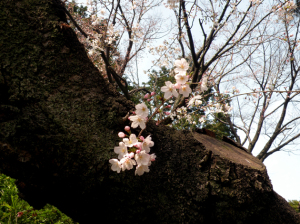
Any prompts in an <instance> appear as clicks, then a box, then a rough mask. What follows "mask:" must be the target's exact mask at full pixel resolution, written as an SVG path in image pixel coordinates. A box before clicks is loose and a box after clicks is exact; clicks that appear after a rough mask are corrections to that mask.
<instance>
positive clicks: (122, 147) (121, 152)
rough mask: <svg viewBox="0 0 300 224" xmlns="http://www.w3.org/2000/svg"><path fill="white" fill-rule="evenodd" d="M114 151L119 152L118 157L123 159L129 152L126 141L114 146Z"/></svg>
mask: <svg viewBox="0 0 300 224" xmlns="http://www.w3.org/2000/svg"><path fill="white" fill-rule="evenodd" d="M114 152H115V153H116V154H119V156H118V159H122V158H123V156H124V155H126V154H127V153H128V151H127V146H126V145H125V144H124V142H119V146H116V147H114Z"/></svg>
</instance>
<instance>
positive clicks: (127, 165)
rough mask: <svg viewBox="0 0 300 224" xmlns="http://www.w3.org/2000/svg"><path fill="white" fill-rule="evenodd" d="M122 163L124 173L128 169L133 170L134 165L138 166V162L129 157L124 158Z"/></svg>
mask: <svg viewBox="0 0 300 224" xmlns="http://www.w3.org/2000/svg"><path fill="white" fill-rule="evenodd" d="M120 163H121V164H122V165H121V167H122V171H125V170H126V169H127V170H131V169H132V168H133V165H136V162H135V161H134V160H133V159H131V158H130V157H127V156H125V157H123V158H122V159H121V161H120Z"/></svg>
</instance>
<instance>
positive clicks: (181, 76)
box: [175, 73, 188, 84]
mask: <svg viewBox="0 0 300 224" xmlns="http://www.w3.org/2000/svg"><path fill="white" fill-rule="evenodd" d="M175 79H176V82H177V83H179V84H185V83H186V82H187V81H188V76H186V74H183V73H179V74H177V75H175Z"/></svg>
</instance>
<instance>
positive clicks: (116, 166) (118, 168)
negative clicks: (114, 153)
mask: <svg viewBox="0 0 300 224" xmlns="http://www.w3.org/2000/svg"><path fill="white" fill-rule="evenodd" d="M109 162H110V163H111V164H112V166H111V169H112V170H113V171H117V173H120V171H121V167H122V166H121V163H120V162H119V160H117V159H110V160H109Z"/></svg>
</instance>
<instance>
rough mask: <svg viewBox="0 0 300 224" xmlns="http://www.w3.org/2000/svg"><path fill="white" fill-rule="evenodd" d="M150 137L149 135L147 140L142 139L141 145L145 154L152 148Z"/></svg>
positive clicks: (152, 143)
mask: <svg viewBox="0 0 300 224" xmlns="http://www.w3.org/2000/svg"><path fill="white" fill-rule="evenodd" d="M151 140H152V139H151V137H150V135H148V136H147V138H145V139H144V141H143V143H142V150H144V151H145V152H146V153H149V152H150V147H153V146H154V142H153V141H151Z"/></svg>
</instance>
